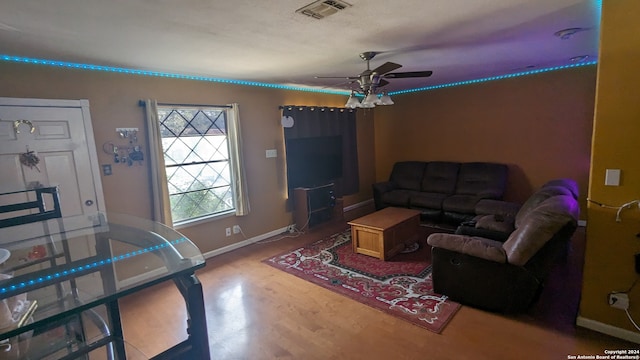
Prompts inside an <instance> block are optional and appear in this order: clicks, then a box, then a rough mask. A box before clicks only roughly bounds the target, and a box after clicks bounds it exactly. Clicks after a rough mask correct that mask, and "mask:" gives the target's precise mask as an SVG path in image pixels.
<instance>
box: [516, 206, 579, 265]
mask: <svg viewBox="0 0 640 360" xmlns="http://www.w3.org/2000/svg"><path fill="white" fill-rule="evenodd" d="M579 211H580V208H579V206H578V202H577V201H576V200H575V199H574V198H573V196H570V195H558V196H553V197H550V198H548V199H546V200H544V201H543V202H542V203H540V204H539V205H538V206H537V207H536V208H534V209H533V210H531V211H530V212H529V213H528V214H527V216H526V217H524V218H522V219H521V220H520V226H518V228H517V229H516V230H515V231H514V232H513V233H511V235H510V236H509V238H508V239H507V241H505V243H504V249H505V252H506V254H507V260H508V262H509V263H510V264H513V265H516V266H524V265H525V264H526V263H527V262H528V261H529V259H531V257H533V255H535V254H536V253H537V252H538V250H540V249H541V248H542V247H543V246H544V245H545V244H546V243H547V242H548V241H549V240H551V238H552V237H553V236H554V235H555V234H556V233H557V232H558V231H560V229H562V228H563V227H564V226H565V225H567V224H569V223H577V221H578V220H577V219H578V215H579Z"/></svg>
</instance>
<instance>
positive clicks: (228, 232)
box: [224, 228, 231, 236]
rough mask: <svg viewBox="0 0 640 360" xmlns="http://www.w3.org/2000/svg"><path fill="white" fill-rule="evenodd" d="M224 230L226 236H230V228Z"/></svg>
mask: <svg viewBox="0 0 640 360" xmlns="http://www.w3.org/2000/svg"><path fill="white" fill-rule="evenodd" d="M224 231H225V234H227V236H231V228H226V229H225V230H224Z"/></svg>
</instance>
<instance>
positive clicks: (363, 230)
mask: <svg viewBox="0 0 640 360" xmlns="http://www.w3.org/2000/svg"><path fill="white" fill-rule="evenodd" d="M348 224H349V225H351V242H352V244H353V252H355V253H359V254H364V255H369V256H373V257H377V258H379V259H380V260H387V259H389V258H390V257H392V256H394V255H396V254H398V253H399V252H401V251H402V250H404V248H405V245H409V244H413V243H415V242H416V241H417V237H418V233H419V231H418V230H419V228H420V211H418V210H412V209H405V208H396V207H388V208H384V209H382V210H380V211H376V212H374V213H371V214H369V215H365V216H363V217H361V218H357V219H355V220H353V221H350V222H349V223H348Z"/></svg>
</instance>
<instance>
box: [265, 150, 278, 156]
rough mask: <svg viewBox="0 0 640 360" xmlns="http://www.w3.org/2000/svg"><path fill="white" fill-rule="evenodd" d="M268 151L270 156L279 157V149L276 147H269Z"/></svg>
mask: <svg viewBox="0 0 640 360" xmlns="http://www.w3.org/2000/svg"><path fill="white" fill-rule="evenodd" d="M266 153H267V157H268V158H274V157H278V150H276V149H269V150H267V151H266Z"/></svg>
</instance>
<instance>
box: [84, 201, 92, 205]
mask: <svg viewBox="0 0 640 360" xmlns="http://www.w3.org/2000/svg"><path fill="white" fill-rule="evenodd" d="M84 204H85V205H87V206H91V205H93V200H87V201H85V202H84Z"/></svg>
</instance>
